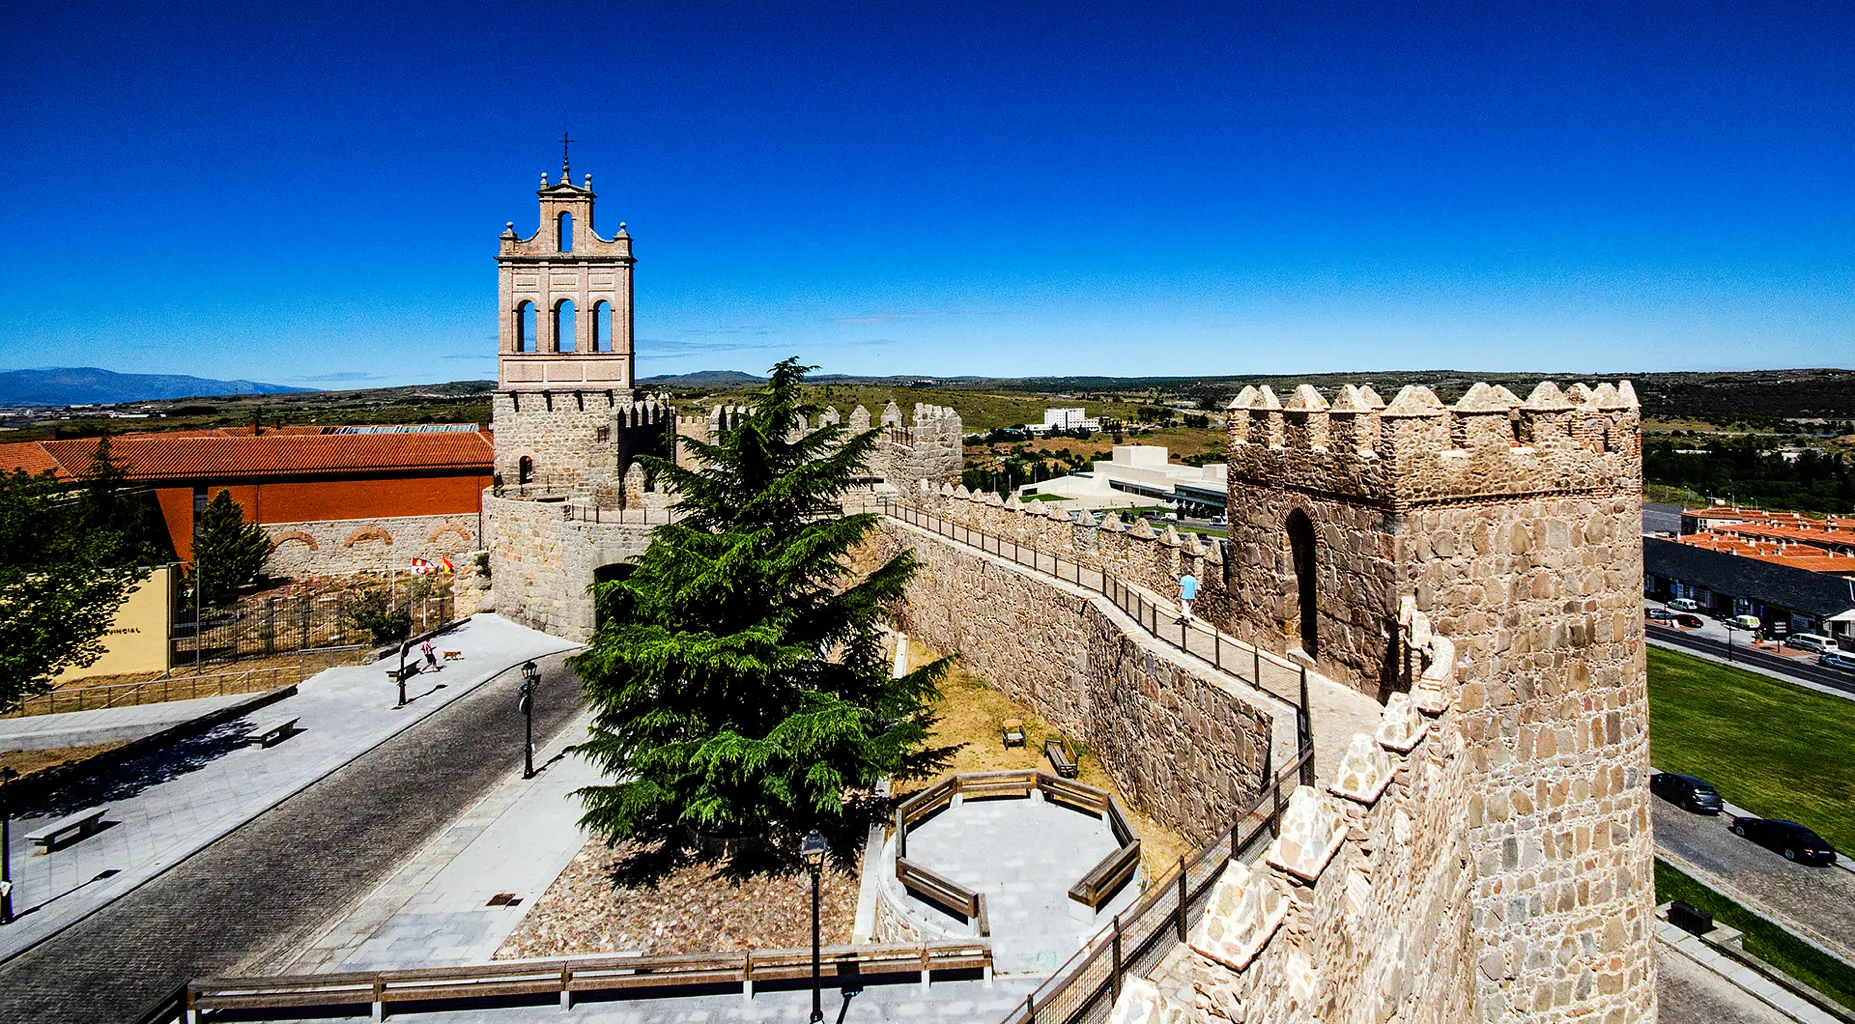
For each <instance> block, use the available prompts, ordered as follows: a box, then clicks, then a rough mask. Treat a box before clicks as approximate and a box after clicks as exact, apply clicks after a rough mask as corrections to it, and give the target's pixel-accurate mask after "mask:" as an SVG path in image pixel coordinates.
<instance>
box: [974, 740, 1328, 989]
mask: <svg viewBox="0 0 1855 1024" xmlns="http://www.w3.org/2000/svg"><path fill="white" fill-rule="evenodd" d="M1313 759H1314V751H1313V748H1312V746H1310V745H1307V744H1305V743H1304V744H1303V746H1302V749H1301V752H1300V753H1299V754H1297V755H1296V756H1295V759H1294V761H1293V762H1292V763H1290V764H1289V765H1288V766H1286V767H1284V768H1283V769H1282V770H1281V771H1280V772H1278V773H1277V774H1276V775H1275V777H1274V778H1272V779H1271V780H1270V781H1269V784H1268V785H1267V786H1265V787H1264V789H1263V791H1262V795H1261V796H1259V797H1257V798H1256V801H1255V802H1254V803H1252V804H1251V805H1250V806H1249V807H1248V808H1246V809H1245V810H1244V811H1243V813H1241V814H1239V815H1237V818H1236V820H1235V821H1234V822H1232V823H1231V826H1230V829H1229V831H1227V832H1225V833H1223V834H1222V835H1220V836H1218V838H1217V839H1216V840H1214V841H1213V842H1212V843H1211V844H1210V845H1208V846H1206V847H1205V848H1204V849H1202V850H1200V851H1198V852H1197V853H1196V854H1194V855H1192V856H1191V857H1181V858H1179V864H1178V866H1177V867H1175V868H1173V869H1172V870H1170V871H1168V872H1167V873H1166V874H1165V876H1164V877H1162V878H1161V879H1160V880H1159V881H1158V882H1156V883H1155V884H1153V885H1152V886H1149V887H1148V888H1147V890H1146V892H1145V893H1143V894H1142V895H1141V897H1140V899H1138V900H1136V901H1135V902H1134V904H1133V906H1130V907H1128V908H1127V909H1126V910H1124V911H1122V912H1121V913H1119V914H1117V915H1115V917H1114V920H1113V921H1112V922H1111V923H1110V924H1109V925H1108V927H1106V928H1103V929H1102V930H1101V931H1099V932H1097V933H1096V934H1095V935H1094V937H1092V938H1091V939H1089V941H1088V942H1087V943H1085V944H1084V945H1083V947H1082V948H1081V949H1079V950H1077V951H1076V953H1075V954H1074V955H1073V956H1071V957H1070V958H1069V960H1068V961H1067V962H1065V963H1064V964H1063V965H1062V966H1061V967H1059V968H1057V969H1056V973H1054V974H1052V975H1051V976H1050V977H1049V979H1048V980H1046V981H1045V982H1044V983H1043V984H1042V985H1039V986H1038V987H1037V989H1036V991H1034V992H1032V993H1031V994H1030V995H1028V996H1026V997H1025V998H1024V1002H1023V1003H1022V1004H1021V1005H1019V1006H1018V1007H1017V1008H1016V1009H1014V1010H1013V1011H1012V1012H1011V1015H1010V1016H1008V1017H1006V1018H1005V1020H1004V1022H1003V1024H1081V1022H1090V1024H1095V1022H1100V1021H1105V1020H1107V1019H1108V1013H1109V1011H1110V1010H1111V1009H1112V1008H1113V1006H1114V1001H1115V999H1117V998H1119V997H1120V994H1121V986H1122V985H1123V984H1124V983H1125V981H1126V979H1127V977H1128V976H1129V975H1132V976H1134V977H1143V976H1146V975H1149V974H1151V973H1152V972H1153V971H1154V970H1155V969H1157V968H1158V967H1159V965H1160V962H1161V961H1163V960H1164V959H1165V958H1166V956H1167V955H1168V954H1170V953H1171V952H1172V951H1173V950H1174V949H1176V948H1178V946H1179V945H1180V944H1181V943H1183V942H1184V941H1185V937H1186V933H1187V932H1188V931H1189V930H1190V922H1191V921H1192V919H1193V916H1194V915H1196V914H1198V913H1199V912H1201V911H1202V910H1203V909H1204V905H1205V901H1206V900H1208V899H1209V898H1210V894H1211V889H1212V887H1213V886H1214V885H1216V884H1217V880H1218V879H1219V878H1220V877H1222V876H1223V874H1224V866H1225V865H1226V864H1228V863H1230V861H1232V860H1241V861H1244V862H1246V863H1254V862H1255V861H1256V859H1257V858H1259V857H1260V856H1262V852H1263V850H1264V849H1265V847H1266V846H1267V844H1268V841H1269V840H1270V839H1271V838H1273V837H1274V836H1276V835H1277V834H1278V833H1279V832H1280V830H1281V822H1282V811H1283V810H1284V809H1286V808H1287V806H1288V797H1289V795H1290V794H1292V793H1293V792H1294V790H1295V787H1296V786H1298V785H1301V784H1302V783H1304V782H1306V781H1307V779H1306V778H1305V767H1306V766H1307V765H1311V764H1312V763H1313Z"/></svg>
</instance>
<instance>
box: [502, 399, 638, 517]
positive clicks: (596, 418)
mask: <svg viewBox="0 0 1855 1024" xmlns="http://www.w3.org/2000/svg"><path fill="white" fill-rule="evenodd" d="M491 429H492V430H493V431H494V432H495V436H496V460H495V466H496V480H497V482H498V483H499V484H500V485H501V486H502V487H503V488H505V489H518V488H521V487H523V486H524V484H523V481H522V470H521V463H522V459H524V458H527V459H529V460H530V469H529V475H528V480H527V483H526V485H525V486H526V487H527V488H528V493H530V494H566V493H570V492H576V493H579V494H580V495H582V496H584V497H588V498H593V497H597V498H598V499H599V500H601V501H605V502H612V503H615V502H616V501H617V500H618V499H617V497H616V494H617V490H616V488H617V487H618V483H619V479H620V477H621V475H622V474H623V472H624V470H625V469H627V468H629V467H630V465H631V460H632V458H633V457H634V456H635V455H637V454H638V453H642V452H650V453H655V454H661V455H665V456H668V455H670V442H669V435H670V434H671V433H672V432H673V431H674V429H675V413H674V410H673V409H672V408H671V407H670V404H669V402H668V400H667V399H665V398H663V397H661V396H645V397H639V398H633V397H632V396H631V393H630V392H627V391H576V390H563V391H498V392H496V394H495V396H494V397H493V398H492V400H491Z"/></svg>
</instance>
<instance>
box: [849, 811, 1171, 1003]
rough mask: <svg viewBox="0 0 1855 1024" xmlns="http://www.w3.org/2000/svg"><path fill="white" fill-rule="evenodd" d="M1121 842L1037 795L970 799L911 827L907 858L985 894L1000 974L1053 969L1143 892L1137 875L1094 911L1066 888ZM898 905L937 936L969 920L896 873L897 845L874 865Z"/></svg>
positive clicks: (962, 932) (1086, 817)
mask: <svg viewBox="0 0 1855 1024" xmlns="http://www.w3.org/2000/svg"><path fill="white" fill-rule="evenodd" d="M1118 846H1119V844H1118V843H1116V842H1115V840H1114V833H1113V831H1112V830H1111V829H1109V827H1108V823H1107V822H1106V821H1104V820H1102V819H1100V818H1097V817H1095V816H1093V815H1090V814H1085V813H1082V812H1079V811H1075V810H1071V809H1070V808H1067V807H1063V806H1059V805H1057V804H1054V803H1049V802H1046V801H1043V800H1037V799H1029V800H1025V799H1002V800H967V801H963V802H962V803H961V805H960V806H958V807H949V808H947V809H946V810H943V811H941V812H940V813H939V814H936V815H935V816H934V817H932V818H930V819H928V820H927V821H925V822H922V823H921V824H919V825H916V826H915V827H914V828H911V829H909V831H908V859H909V860H911V861H915V862H918V863H920V864H921V865H922V866H923V867H926V868H928V869H929V870H931V871H933V872H935V873H937V874H940V875H944V876H945V877H947V878H950V879H952V880H953V881H955V882H958V883H960V884H961V885H963V886H965V887H967V888H968V889H971V890H973V891H975V892H980V893H984V894H985V898H986V911H987V915H988V917H989V918H990V920H991V925H992V957H993V962H994V963H995V964H996V969H997V970H998V971H999V972H1001V973H1011V974H1018V973H1031V974H1049V973H1050V972H1052V971H1054V970H1056V968H1057V967H1059V966H1061V965H1062V963H1063V961H1065V960H1067V959H1069V957H1070V956H1071V955H1072V954H1074V953H1075V951H1076V950H1078V949H1081V948H1082V945H1083V943H1084V942H1086V941H1087V940H1088V938H1089V937H1090V936H1092V935H1094V934H1095V933H1096V932H1097V931H1099V930H1101V928H1102V926H1103V925H1104V924H1106V923H1107V922H1108V921H1109V920H1110V919H1111V918H1112V917H1113V916H1114V915H1115V914H1118V913H1120V912H1121V911H1122V910H1123V909H1125V908H1126V907H1127V906H1128V905H1130V904H1132V903H1133V902H1134V901H1135V900H1136V899H1138V898H1139V896H1140V888H1141V885H1140V881H1139V879H1138V877H1136V879H1135V880H1134V881H1130V882H1129V883H1128V884H1127V885H1125V886H1122V887H1121V891H1120V892H1118V893H1116V894H1115V896H1114V898H1113V899H1112V900H1109V901H1108V902H1107V903H1104V904H1102V906H1101V909H1100V910H1099V911H1098V912H1096V913H1093V914H1091V913H1090V912H1089V910H1088V908H1087V907H1084V906H1083V905H1082V904H1080V903H1077V902H1075V901H1074V900H1071V899H1070V898H1069V887H1070V886H1072V885H1074V884H1075V883H1076V881H1077V880H1078V879H1080V878H1081V877H1082V876H1083V875H1086V874H1088V873H1089V871H1090V870H1091V869H1093V868H1094V867H1095V865H1096V864H1098V863H1100V861H1101V859H1102V858H1103V857H1106V856H1107V855H1108V854H1110V853H1112V852H1114V850H1115V849H1117V848H1118ZM876 870H877V872H878V879H879V882H880V884H881V885H882V887H883V888H884V889H885V890H886V891H887V892H888V894H889V898H890V899H891V902H892V904H893V903H894V902H895V901H900V902H902V903H903V904H904V905H905V906H906V907H907V908H908V911H909V914H910V917H911V918H912V919H913V920H914V921H915V922H916V923H917V924H918V925H922V926H924V927H925V928H926V929H927V930H930V931H932V932H934V933H935V934H934V935H932V936H931V937H933V938H943V937H944V938H966V937H971V936H972V934H973V929H972V927H971V926H970V925H969V924H968V923H967V922H966V921H965V920H964V919H963V918H960V917H955V916H952V915H949V914H948V913H946V912H945V911H943V910H941V909H940V908H939V907H937V906H935V905H934V904H931V903H928V902H926V901H924V900H922V899H920V898H918V897H916V896H914V895H912V894H909V893H907V892H906V890H904V889H903V888H902V886H901V883H900V882H898V881H896V878H895V843H894V842H893V840H891V841H890V842H889V843H888V844H887V845H886V846H885V848H884V850H883V856H882V860H881V863H880V864H878V865H877V868H876Z"/></svg>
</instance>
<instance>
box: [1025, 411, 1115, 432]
mask: <svg viewBox="0 0 1855 1024" xmlns="http://www.w3.org/2000/svg"><path fill="white" fill-rule="evenodd" d="M1078 428H1080V429H1082V430H1100V429H1101V420H1099V419H1094V418H1091V417H1089V416H1088V415H1087V410H1086V409H1079V408H1078V409H1045V410H1044V411H1043V422H1042V423H1032V424H1027V425H1026V426H1025V429H1026V430H1029V431H1030V432H1031V433H1033V434H1047V433H1049V432H1050V431H1052V430H1076V429H1078Z"/></svg>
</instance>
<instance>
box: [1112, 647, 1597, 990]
mask: <svg viewBox="0 0 1855 1024" xmlns="http://www.w3.org/2000/svg"><path fill="white" fill-rule="evenodd" d="M1413 618H1415V619H1419V620H1421V618H1422V615H1421V613H1416V614H1415V615H1414V616H1413ZM1420 628H1421V630H1422V631H1423V632H1425V633H1426V634H1427V633H1428V632H1429V626H1428V624H1427V623H1422V624H1421V626H1420ZM1453 660H1454V648H1453V645H1452V644H1450V643H1449V642H1448V641H1447V640H1442V639H1440V638H1438V639H1437V640H1435V641H1433V642H1432V643H1429V644H1427V645H1426V646H1425V648H1424V650H1423V651H1422V667H1423V668H1424V670H1425V676H1426V682H1427V683H1429V684H1431V685H1429V686H1428V687H1427V688H1426V691H1425V692H1420V693H1419V694H1418V695H1417V698H1416V700H1415V701H1414V700H1413V697H1412V695H1410V694H1402V693H1401V694H1397V695H1396V696H1394V698H1393V699H1392V703H1391V705H1389V706H1387V708H1386V709H1385V712H1384V715H1383V718H1382V720H1381V722H1380V724H1379V726H1378V728H1377V729H1376V730H1375V732H1374V734H1372V735H1366V734H1363V733H1361V734H1357V735H1355V736H1354V738H1353V740H1352V744H1351V746H1350V747H1349V749H1348V751H1347V754H1346V757H1345V758H1344V759H1343V760H1342V761H1341V764H1340V767H1339V771H1338V772H1337V773H1336V776H1335V778H1334V780H1333V784H1332V786H1331V788H1330V789H1329V790H1328V791H1325V792H1323V791H1321V790H1320V789H1317V788H1316V787H1312V786H1302V787H1299V788H1297V789H1296V790H1295V791H1294V794H1293V796H1292V797H1291V799H1290V802H1289V809H1288V812H1287V813H1286V814H1285V815H1284V818H1283V821H1282V827H1281V832H1280V838H1279V839H1278V840H1277V841H1276V842H1275V843H1273V844H1272V845H1271V846H1270V847H1269V848H1268V849H1267V850H1266V851H1264V853H1263V855H1262V857H1261V858H1260V859H1258V860H1257V861H1256V862H1254V863H1248V862H1235V861H1233V862H1230V863H1229V864H1227V866H1226V868H1225V872H1224V875H1223V876H1222V877H1221V878H1220V879H1219V881H1218V883H1217V886H1216V887H1215V888H1214V889H1213V891H1212V894H1211V896H1210V899H1209V900H1208V901H1207V905H1206V906H1205V908H1204V910H1203V911H1202V913H1201V915H1200V916H1199V917H1198V918H1197V919H1195V920H1193V921H1190V922H1188V923H1189V925H1190V930H1189V932H1188V938H1187V942H1186V944H1184V945H1182V946H1180V947H1177V948H1176V949H1174V951H1173V952H1172V953H1171V954H1170V955H1168V956H1167V957H1166V958H1165V960H1164V961H1162V962H1161V964H1160V966H1159V967H1158V968H1157V969H1156V970H1155V971H1154V972H1153V973H1152V975H1151V977H1150V984H1149V983H1146V982H1145V981H1135V982H1130V983H1129V984H1128V985H1127V986H1126V987H1125V988H1124V989H1123V996H1122V1000H1123V1002H1127V1003H1134V1004H1139V1005H1140V1006H1141V1008H1142V1009H1144V1010H1145V1011H1146V1013H1148V1014H1150V1015H1149V1016H1145V1017H1142V1016H1141V1013H1140V1012H1139V1011H1138V1010H1134V1009H1133V1008H1132V1007H1122V1008H1121V1012H1123V1013H1125V1014H1126V1015H1127V1017H1126V1019H1130V1020H1137V1019H1146V1020H1171V1019H1175V1018H1174V1017H1173V1016H1169V1014H1170V1013H1172V1012H1174V1011H1177V1012H1178V1013H1179V1015H1180V1016H1182V1017H1184V1018H1185V1019H1190V1020H1198V1021H1226V1020H1228V1021H1239V1022H1256V1021H1304V1020H1316V1019H1318V1020H1321V1021H1326V1022H1329V1024H1387V1022H1396V1024H1458V1022H1461V1021H1468V1020H1473V1019H1476V1017H1477V1007H1476V978H1477V977H1478V976H1483V977H1485V976H1489V975H1498V974H1500V973H1501V972H1502V971H1503V970H1504V968H1503V967H1501V966H1500V964H1501V963H1503V962H1504V957H1505V956H1506V955H1507V954H1508V953H1509V952H1511V951H1509V950H1501V951H1493V952H1485V953H1484V952H1481V951H1479V950H1478V948H1477V944H1476V940H1475V936H1474V933H1473V922H1472V918H1473V914H1474V911H1473V908H1472V904H1471V900H1470V893H1471V886H1472V883H1473V872H1472V870H1471V864H1470V854H1469V849H1468V837H1467V828H1466V824H1465V822H1466V818H1467V812H1468V807H1469V805H1470V802H1471V800H1472V799H1473V796H1472V793H1473V788H1474V787H1473V785H1472V781H1471V779H1472V776H1473V774H1474V772H1475V770H1476V768H1475V762H1474V758H1473V757H1472V756H1471V754H1470V748H1469V744H1468V743H1467V742H1466V741H1465V739H1464V737H1463V735H1462V733H1461V731H1460V730H1459V729H1458V721H1457V712H1456V711H1455V710H1454V708H1453V702H1454V699H1455V697H1456V695H1457V693H1458V692H1459V691H1458V688H1457V683H1456V682H1455V680H1454V678H1453V672H1454V669H1453V667H1452V663H1453ZM1552 966H1553V965H1547V966H1546V967H1545V968H1543V969H1542V971H1543V973H1548V974H1550V973H1552ZM1559 970H1560V971H1561V972H1563V970H1564V968H1563V967H1562V966H1561V967H1560V968H1559ZM1568 976H1569V975H1568Z"/></svg>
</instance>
